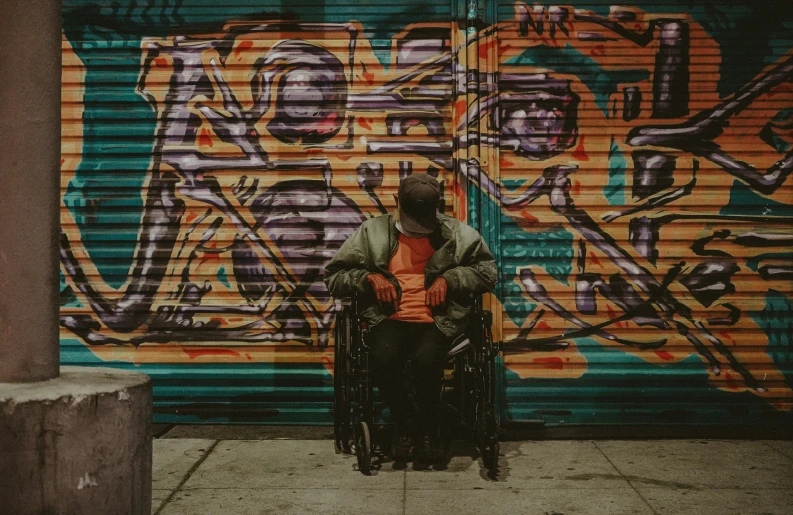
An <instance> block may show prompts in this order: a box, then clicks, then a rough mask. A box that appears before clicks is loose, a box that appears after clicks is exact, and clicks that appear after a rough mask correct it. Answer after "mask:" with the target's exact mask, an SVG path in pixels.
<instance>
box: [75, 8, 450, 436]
mask: <svg viewBox="0 0 793 515" xmlns="http://www.w3.org/2000/svg"><path fill="white" fill-rule="evenodd" d="M452 19H453V16H452V3H451V2H449V1H447V0H444V1H443V2H427V1H424V0H421V1H419V0H399V1H398V2H390V3H388V4H382V3H375V2H371V3H368V2H360V1H348V2H344V1H336V2H330V1H326V2H317V1H315V0H310V1H309V0H294V1H291V2H280V1H279V2H270V1H264V0H237V1H235V2H218V1H216V0H211V1H210V0H184V1H179V2H169V1H167V0H156V1H149V0H145V1H144V0H140V1H135V0H129V1H124V2H109V1H108V2H101V1H100V2H97V1H96V0H91V1H88V0H86V1H82V0H64V35H63V55H64V60H63V171H62V187H63V195H62V205H61V213H62V228H63V234H62V238H61V242H60V246H61V258H62V259H61V261H62V274H61V305H62V309H61V325H62V327H63V330H62V344H61V345H62V362H63V363H64V364H80V365H107V366H116V367H122V368H134V369H136V370H140V371H143V372H145V373H147V374H149V375H151V376H152V377H153V379H154V410H155V417H156V420H158V421H163V422H166V421H178V422H264V423H268V422H271V423H309V424H310V423H317V424H327V423H330V421H331V420H332V418H331V414H330V407H331V404H332V402H331V399H332V383H333V382H332V361H331V360H332V349H329V347H328V343H329V336H330V334H331V331H330V329H331V323H332V321H333V313H334V307H335V304H334V302H333V301H332V299H331V298H330V297H329V295H328V293H327V290H326V289H325V286H324V284H323V282H322V273H323V269H324V265H325V263H326V262H327V261H328V260H329V259H330V257H331V256H332V255H333V254H334V252H335V251H336V250H337V249H338V248H339V247H340V246H341V244H342V243H343V242H344V241H345V239H346V238H347V237H349V235H350V234H351V233H352V231H353V230H355V229H356V228H357V227H358V225H360V223H361V222H362V221H363V220H365V219H366V218H368V217H371V216H376V215H378V214H380V213H382V212H384V211H386V210H391V209H393V207H394V200H393V193H395V192H396V190H397V186H398V183H399V180H400V178H401V177H403V176H405V175H407V174H410V173H413V172H427V173H431V174H434V175H437V176H438V177H439V179H441V180H442V181H443V182H444V185H445V198H446V207H445V209H446V211H447V213H451V214H454V211H455V209H456V206H457V205H458V203H459V198H460V197H459V196H455V195H453V191H454V187H453V186H454V185H453V174H452V173H451V170H452V163H453V161H452V155H453V142H452V134H453V133H454V132H455V129H454V128H453V126H452V114H453V105H454V104H453V103H454V97H455V95H454V92H453V77H452V64H451V63H452V39H453V37H454V38H456V37H457V36H453V32H452V28H453V23H452Z"/></svg>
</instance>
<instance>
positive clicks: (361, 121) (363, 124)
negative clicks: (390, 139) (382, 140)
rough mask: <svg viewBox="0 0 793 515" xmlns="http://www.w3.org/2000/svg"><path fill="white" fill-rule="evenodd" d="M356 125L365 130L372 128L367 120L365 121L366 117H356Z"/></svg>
mask: <svg viewBox="0 0 793 515" xmlns="http://www.w3.org/2000/svg"><path fill="white" fill-rule="evenodd" d="M358 125H360V126H361V127H362V128H364V129H366V130H367V131H370V130H372V126H371V125H369V122H367V121H366V118H358Z"/></svg>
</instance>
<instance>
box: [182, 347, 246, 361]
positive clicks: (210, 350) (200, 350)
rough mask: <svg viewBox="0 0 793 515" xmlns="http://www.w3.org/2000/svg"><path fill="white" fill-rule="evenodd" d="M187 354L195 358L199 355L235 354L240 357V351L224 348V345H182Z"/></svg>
mask: <svg viewBox="0 0 793 515" xmlns="http://www.w3.org/2000/svg"><path fill="white" fill-rule="evenodd" d="M182 350H184V352H185V354H187V356H188V357H189V358H190V359H195V358H197V357H199V356H235V357H238V356H239V355H240V353H239V352H235V351H233V350H231V349H224V348H222V347H182Z"/></svg>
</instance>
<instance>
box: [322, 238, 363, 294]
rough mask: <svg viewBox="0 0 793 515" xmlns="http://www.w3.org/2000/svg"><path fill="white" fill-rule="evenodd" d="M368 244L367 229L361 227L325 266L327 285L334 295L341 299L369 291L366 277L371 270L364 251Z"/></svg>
mask: <svg viewBox="0 0 793 515" xmlns="http://www.w3.org/2000/svg"><path fill="white" fill-rule="evenodd" d="M366 245H367V241H366V231H365V230H364V229H363V227H359V228H358V229H357V230H356V231H355V232H354V233H352V236H350V237H349V238H348V239H347V241H345V242H344V243H343V244H342V246H341V248H340V249H339V250H338V251H337V252H336V255H335V256H333V259H331V260H330V262H329V263H328V264H327V265H326V266H325V276H324V281H325V285H326V286H327V287H328V291H329V292H330V294H331V295H332V296H333V297H336V298H337V299H341V298H344V297H352V296H353V295H354V294H356V293H357V294H364V293H366V292H368V288H369V283H368V281H367V280H366V277H367V276H368V275H369V273H370V272H369V270H368V269H367V267H366V263H367V261H366V258H365V256H364V253H363V249H365V248H366Z"/></svg>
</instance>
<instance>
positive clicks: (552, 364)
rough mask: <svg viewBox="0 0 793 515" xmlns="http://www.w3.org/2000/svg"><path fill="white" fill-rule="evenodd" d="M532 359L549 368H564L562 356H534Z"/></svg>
mask: <svg viewBox="0 0 793 515" xmlns="http://www.w3.org/2000/svg"><path fill="white" fill-rule="evenodd" d="M533 361H534V362H535V363H539V364H540V365H542V366H543V367H544V368H549V369H551V370H562V369H563V368H564V363H563V362H562V358H534V360H533Z"/></svg>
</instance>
